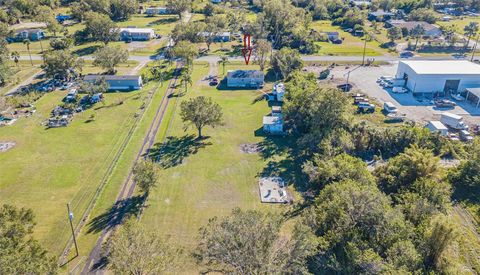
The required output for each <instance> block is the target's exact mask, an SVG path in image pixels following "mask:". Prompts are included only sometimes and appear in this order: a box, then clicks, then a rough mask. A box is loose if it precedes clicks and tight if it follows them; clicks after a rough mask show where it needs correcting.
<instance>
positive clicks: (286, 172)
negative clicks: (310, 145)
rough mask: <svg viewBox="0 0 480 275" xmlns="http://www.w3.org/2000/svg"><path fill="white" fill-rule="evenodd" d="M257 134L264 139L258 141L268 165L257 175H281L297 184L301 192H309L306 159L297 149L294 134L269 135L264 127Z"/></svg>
mask: <svg viewBox="0 0 480 275" xmlns="http://www.w3.org/2000/svg"><path fill="white" fill-rule="evenodd" d="M255 136H262V137H264V140H263V141H261V142H260V143H258V146H259V147H260V148H261V153H260V156H261V157H262V158H263V159H265V160H267V165H266V166H265V167H264V168H263V170H262V171H261V172H259V173H258V175H257V177H281V178H283V179H284V180H285V182H286V183H288V184H290V185H293V186H295V189H296V190H297V191H299V192H307V191H309V190H308V185H307V183H308V181H307V178H306V176H305V175H304V174H303V172H302V164H303V163H304V161H305V159H304V158H303V157H302V154H301V153H300V152H298V151H297V146H296V139H295V137H293V136H268V135H265V133H264V132H263V129H262V128H259V129H257V130H256V131H255Z"/></svg>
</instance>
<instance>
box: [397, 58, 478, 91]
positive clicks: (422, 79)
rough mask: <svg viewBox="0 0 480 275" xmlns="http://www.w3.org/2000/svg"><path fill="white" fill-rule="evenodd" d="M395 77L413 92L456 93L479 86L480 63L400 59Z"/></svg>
mask: <svg viewBox="0 0 480 275" xmlns="http://www.w3.org/2000/svg"><path fill="white" fill-rule="evenodd" d="M396 78H397V79H403V80H405V84H404V86H405V87H406V88H408V89H409V90H410V91H412V92H413V93H414V94H418V93H423V94H425V93H441V94H443V93H447V94H449V93H450V94H451V93H453V94H454V93H457V92H463V91H465V89H466V88H474V87H480V65H479V64H476V63H473V62H469V61H465V60H448V61H446V60H442V61H437V60H435V61H433V60H428V61H426V60H421V61H420V60H410V61H400V63H399V64H398V69H397V73H396Z"/></svg>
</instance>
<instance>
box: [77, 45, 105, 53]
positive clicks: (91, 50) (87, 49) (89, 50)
mask: <svg viewBox="0 0 480 275" xmlns="http://www.w3.org/2000/svg"><path fill="white" fill-rule="evenodd" d="M99 48H100V46H99V45H94V46H88V47H85V48H82V49H78V50H75V51H73V52H72V54H76V55H78V56H84V55H89V54H93V53H94V52H96V51H97V50H98V49H99Z"/></svg>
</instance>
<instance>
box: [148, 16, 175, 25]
mask: <svg viewBox="0 0 480 275" xmlns="http://www.w3.org/2000/svg"><path fill="white" fill-rule="evenodd" d="M177 21H178V18H176V17H168V18H160V19H158V20H155V21H152V22H150V23H148V24H147V26H155V25H164V24H170V23H175V22H177Z"/></svg>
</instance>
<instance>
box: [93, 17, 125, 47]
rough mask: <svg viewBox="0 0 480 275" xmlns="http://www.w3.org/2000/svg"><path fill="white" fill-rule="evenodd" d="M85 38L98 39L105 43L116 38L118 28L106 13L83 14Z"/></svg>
mask: <svg viewBox="0 0 480 275" xmlns="http://www.w3.org/2000/svg"><path fill="white" fill-rule="evenodd" d="M84 33H85V34H86V36H87V38H90V39H92V40H93V41H100V42H103V43H104V44H105V45H107V44H108V43H109V42H112V41H117V40H118V35H119V32H118V28H117V26H116V25H115V23H114V22H113V21H112V20H111V19H110V17H108V16H107V15H104V14H100V13H97V12H88V13H86V14H85V30H84Z"/></svg>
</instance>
